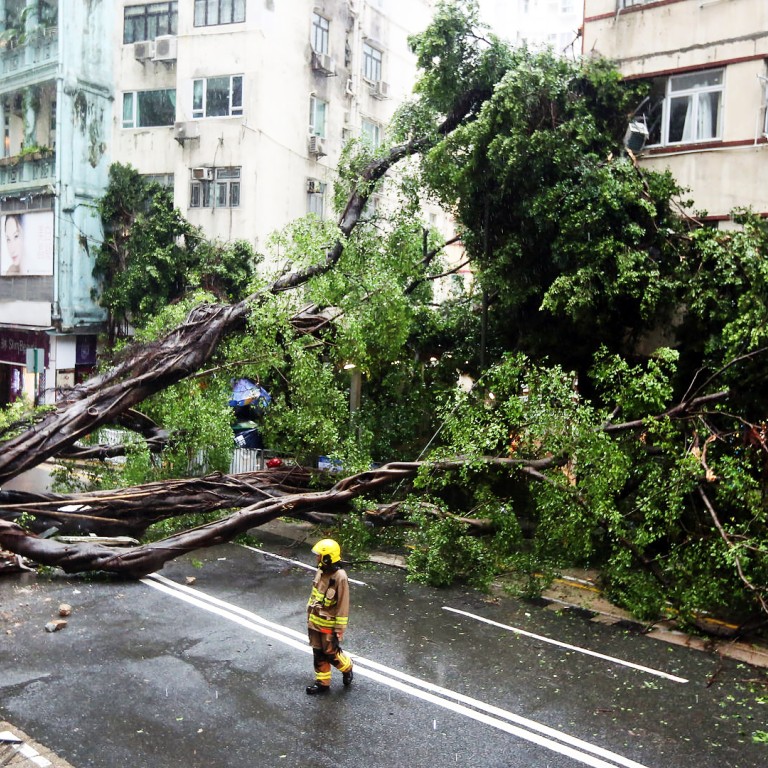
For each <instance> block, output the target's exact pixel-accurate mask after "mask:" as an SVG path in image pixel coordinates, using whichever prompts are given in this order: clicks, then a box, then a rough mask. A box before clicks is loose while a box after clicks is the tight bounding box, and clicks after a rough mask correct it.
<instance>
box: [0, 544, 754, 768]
mask: <svg viewBox="0 0 768 768" xmlns="http://www.w3.org/2000/svg"><path fill="white" fill-rule="evenodd" d="M261 550H262V551H255V550H253V549H247V548H244V547H240V546H237V545H231V544H230V545H223V546H220V547H215V548H212V549H210V550H204V551H201V552H198V553H196V554H195V556H189V557H183V558H180V559H179V560H176V561H173V562H171V563H169V564H168V565H167V566H166V567H165V568H164V569H163V571H162V572H161V573H160V574H157V575H155V576H152V577H149V578H147V579H144V580H142V581H128V580H121V579H116V578H114V577H108V576H94V575H90V576H88V577H70V576H64V575H61V574H60V573H53V574H49V575H37V574H20V575H17V576H12V577H5V578H3V579H0V619H1V620H2V624H1V625H0V633H1V634H0V720H2V721H7V722H8V723H13V724H14V726H16V727H17V728H19V729H23V731H24V732H25V733H26V734H29V737H30V738H34V739H36V740H37V742H38V743H39V744H44V745H45V746H46V747H47V748H49V749H50V750H52V752H53V753H55V755H57V756H59V757H60V758H62V759H64V760H66V761H68V762H69V763H70V764H71V765H72V766H74V768H122V767H123V766H125V767H126V768H127V767H128V766H131V767H132V768H135V767H137V766H138V767H139V768H160V767H162V768H182V766H183V768H197V766H200V768H202V767H203V766H227V768H240V766H255V765H259V766H306V765H333V766H338V768H347V767H348V768H360V766H366V768H374V767H379V766H380V767H381V768H388V767H389V766H392V767H393V768H394V767H395V766H397V767H398V768H399V767H400V766H403V765H408V766H416V767H418V766H436V765H441V766H443V765H445V766H449V765H461V764H464V765H473V766H489V767H493V768H495V767H496V766H498V767H499V768H501V767H502V766H504V768H573V767H575V766H581V765H589V766H594V768H608V767H610V768H617V767H619V766H621V767H623V768H662V766H663V767H665V768H668V767H670V766H686V767H687V766H696V767H697V768H722V767H723V766H729V768H757V767H758V766H764V765H766V764H768V743H764V741H763V739H765V741H766V742H768V716H767V715H768V689H766V687H765V686H766V676H765V672H764V671H763V670H761V669H758V668H757V667H752V666H750V665H749V664H746V663H743V662H739V661H737V660H734V659H730V658H726V657H723V656H721V655H719V654H715V653H707V652H704V651H702V650H696V649H691V648H685V647H680V646H675V645H669V644H666V643H659V642H657V641H655V640H652V639H649V638H647V637H644V636H641V635H638V634H637V633H636V632H634V631H632V630H631V629H627V628H626V627H623V626H621V625H616V624H614V625H606V624H602V623H597V622H595V621H593V620H591V619H592V618H593V617H591V616H588V615H586V614H585V613H584V612H582V611H578V610H569V609H561V610H552V608H553V606H552V605H550V606H549V607H543V606H541V605H536V604H532V603H526V602H522V601H519V600H516V599H512V598H489V597H486V596H483V595H479V594H477V593H474V592H471V591H467V590H462V589H449V590H433V589H429V588H426V587H422V586H419V585H414V584H410V583H408V582H407V581H406V580H405V575H404V573H403V572H402V571H400V570H397V569H393V568H389V567H386V566H378V567H375V568H370V569H369V568H366V569H353V570H351V571H350V576H351V577H352V578H353V579H355V580H356V582H360V583H353V584H352V610H351V616H350V629H349V631H348V634H347V638H346V640H345V650H347V651H348V652H350V653H351V654H352V656H353V658H354V659H355V681H354V683H353V684H352V686H351V687H349V688H343V687H342V685H341V681H340V675H338V673H336V672H335V671H334V680H333V689H332V692H331V693H330V694H329V695H327V696H323V697H320V698H319V699H318V697H310V696H307V695H306V693H305V691H304V689H305V687H306V685H307V684H309V683H310V682H312V679H313V674H312V657H311V653H310V651H309V647H308V645H307V644H306V640H305V630H304V627H305V603H306V598H307V595H308V592H309V586H310V582H311V573H312V570H311V565H310V563H311V561H312V559H313V558H312V555H311V554H310V553H309V547H308V546H289V545H287V544H286V543H285V541H284V540H282V539H277V538H272V537H270V536H265V537H264V542H263V545H262V547H261ZM62 603H67V604H69V605H70V606H71V615H69V616H67V617H66V619H65V620H66V622H67V624H66V626H64V627H63V628H61V629H59V630H58V631H55V632H48V631H46V630H45V625H46V624H48V623H49V622H50V621H51V620H54V619H56V618H57V617H58V612H59V606H60V605H61V604H62ZM763 734H764V735H763Z"/></svg>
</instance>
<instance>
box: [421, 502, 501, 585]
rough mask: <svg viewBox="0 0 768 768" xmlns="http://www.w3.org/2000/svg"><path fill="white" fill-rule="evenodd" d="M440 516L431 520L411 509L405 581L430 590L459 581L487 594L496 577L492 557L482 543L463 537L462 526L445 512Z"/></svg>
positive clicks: (427, 515)
mask: <svg viewBox="0 0 768 768" xmlns="http://www.w3.org/2000/svg"><path fill="white" fill-rule="evenodd" d="M420 501H421V503H423V499H422V500H420ZM442 512H443V515H440V514H439V513H438V516H437V517H435V516H433V515H431V514H427V513H425V512H424V511H422V510H421V509H420V505H419V504H415V505H414V509H413V511H412V512H411V514H410V515H409V519H410V520H411V522H412V523H414V524H415V526H416V527H415V531H414V533H413V534H412V542H411V545H410V546H411V547H412V550H411V553H410V555H409V556H408V580H409V581H416V582H419V583H420V584H429V585H430V586H432V587H445V586H448V585H449V584H452V583H453V582H454V581H461V582H465V583H467V584H469V585H470V586H473V587H476V588H478V589H483V590H487V589H488V588H489V586H490V584H491V581H492V579H493V577H494V575H495V574H496V563H495V559H494V556H493V553H492V552H491V550H490V549H489V548H488V546H487V544H486V543H484V542H483V541H481V540H480V539H478V538H476V537H473V536H470V535H469V534H468V533H467V526H466V524H464V523H462V522H460V521H458V520H456V519H454V518H453V517H451V516H450V513H448V512H447V511H446V510H442Z"/></svg>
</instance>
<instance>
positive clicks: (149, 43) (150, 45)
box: [133, 40, 155, 62]
mask: <svg viewBox="0 0 768 768" xmlns="http://www.w3.org/2000/svg"><path fill="white" fill-rule="evenodd" d="M154 55H155V41H154V40H143V41H142V42H140V43H134V44H133V58H134V59H136V61H141V62H144V61H148V60H149V59H151V58H153V57H154Z"/></svg>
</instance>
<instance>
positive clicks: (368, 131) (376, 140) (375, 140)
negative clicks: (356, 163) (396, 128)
mask: <svg viewBox="0 0 768 768" xmlns="http://www.w3.org/2000/svg"><path fill="white" fill-rule="evenodd" d="M360 135H361V136H362V137H363V140H364V141H367V142H368V143H369V144H370V145H371V147H372V148H373V149H378V148H379V147H380V146H381V139H382V131H381V126H380V125H379V124H378V123H372V122H371V121H370V120H366V119H365V118H363V122H362V124H361V126H360Z"/></svg>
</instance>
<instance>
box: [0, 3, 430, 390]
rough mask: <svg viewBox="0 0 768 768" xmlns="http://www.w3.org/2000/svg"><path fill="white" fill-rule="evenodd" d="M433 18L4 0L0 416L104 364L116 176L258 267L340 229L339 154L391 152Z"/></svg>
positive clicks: (406, 7) (403, 7)
mask: <svg viewBox="0 0 768 768" xmlns="http://www.w3.org/2000/svg"><path fill="white" fill-rule="evenodd" d="M432 6H433V2H432V0H290V1H289V2H288V1H286V0H190V2H178V1H177V0H166V1H165V2H143V1H142V0H120V1H119V2H106V1H105V0H98V1H97V2H83V1H82V0H31V2H27V0H0V123H1V124H3V125H4V127H5V141H4V145H3V146H2V148H0V227H2V232H3V237H2V238H0V404H3V403H7V402H12V401H13V400H14V399H15V398H17V397H18V396H20V395H21V394H22V393H25V394H26V395H27V396H31V395H33V394H34V395H35V399H36V400H38V401H39V402H53V401H54V400H55V391H56V387H60V386H68V385H71V384H73V383H75V382H76V381H77V380H79V379H80V378H81V377H83V376H85V375H87V373H88V372H89V371H90V370H91V367H92V366H93V364H94V362H95V359H96V357H95V355H96V341H97V334H98V332H99V331H100V330H101V328H102V324H103V321H104V314H103V312H102V310H101V309H100V308H99V307H98V305H97V303H96V301H95V299H94V296H93V291H94V289H95V287H96V286H95V284H94V281H93V277H92V269H93V249H94V248H95V247H96V245H97V244H98V243H99V241H100V239H101V230H100V223H99V220H98V216H97V215H96V211H95V203H96V201H97V200H98V198H99V196H100V195H101V194H102V193H103V190H104V188H105V186H106V183H107V179H108V171H109V166H110V164H111V163H113V162H122V163H130V164H131V165H133V166H134V167H135V168H137V169H138V170H139V171H140V172H141V173H142V174H145V175H146V176H148V177H151V178H153V179H155V180H157V181H160V182H161V183H165V184H168V185H171V186H172V187H173V190H174V201H175V204H176V205H177V207H178V208H179V209H180V210H181V211H182V213H183V214H184V215H185V216H186V217H187V218H188V219H189V220H190V221H191V222H192V223H193V224H195V225H198V226H200V227H202V228H203V230H204V231H205V233H206V234H207V236H209V237H211V238H219V239H222V240H232V239H245V240H248V241H249V242H251V243H253V244H254V245H255V246H256V247H257V248H259V249H261V248H263V246H264V244H265V241H266V238H267V237H268V235H269V234H270V233H271V232H273V231H274V230H276V229H279V228H281V227H283V226H284V225H285V224H287V223H288V222H289V221H291V220H293V219H295V218H298V217H300V216H303V215H305V214H307V213H309V212H313V213H316V214H318V215H320V216H328V215H329V214H330V197H331V194H332V188H333V183H334V180H335V176H336V167H337V163H338V160H339V156H340V152H341V149H342V145H343V142H344V141H345V140H346V139H347V138H350V137H353V136H355V137H362V138H365V139H367V140H368V141H370V142H371V143H372V144H373V145H374V146H376V145H378V144H379V143H381V142H382V141H384V138H385V132H386V127H387V124H388V122H389V120H390V119H391V117H392V114H393V112H394V110H395V109H396V107H397V106H398V104H399V103H400V102H401V101H402V100H403V99H404V98H406V97H407V96H408V95H410V93H411V90H412V87H413V83H414V79H415V74H416V70H415V59H414V57H413V55H412V54H411V53H410V51H409V50H408V44H407V38H408V35H410V34H412V33H413V32H416V31H419V30H421V29H423V28H425V27H426V26H427V24H428V23H429V20H430V18H431V14H432ZM30 350H32V352H30ZM35 388H36V391H35Z"/></svg>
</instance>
